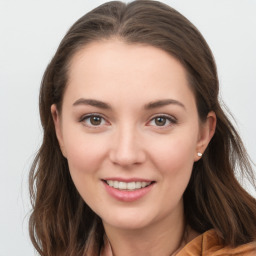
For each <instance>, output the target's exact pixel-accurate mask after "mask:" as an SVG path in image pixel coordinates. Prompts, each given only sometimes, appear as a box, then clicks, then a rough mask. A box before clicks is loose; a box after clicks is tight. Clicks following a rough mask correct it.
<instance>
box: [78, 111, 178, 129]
mask: <svg viewBox="0 0 256 256" xmlns="http://www.w3.org/2000/svg"><path fill="white" fill-rule="evenodd" d="M91 118H99V119H100V124H99V125H95V124H92V123H91V120H90V119H91ZM157 118H162V119H163V120H164V121H165V122H164V124H163V125H156V124H155V125H153V126H156V127H159V128H160V129H164V128H167V127H169V126H171V125H173V124H176V123H177V119H176V118H174V117H172V116H170V115H166V114H161V115H156V116H154V117H153V118H151V119H150V121H149V122H147V126H150V123H151V122H153V121H154V122H156V120H157ZM87 120H88V121H90V124H88V123H86V121H87ZM79 121H80V122H83V123H84V124H85V125H86V126H87V127H90V128H100V127H102V125H106V124H109V123H108V122H107V121H106V119H105V118H104V117H103V116H102V115H101V114H97V113H91V114H88V115H85V116H83V117H82V118H81V119H80V120H79ZM102 121H104V124H102ZM166 122H168V124H167V125H166Z"/></svg>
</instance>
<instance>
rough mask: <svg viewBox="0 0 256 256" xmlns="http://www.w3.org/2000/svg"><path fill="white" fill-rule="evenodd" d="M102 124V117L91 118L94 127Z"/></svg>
mask: <svg viewBox="0 0 256 256" xmlns="http://www.w3.org/2000/svg"><path fill="white" fill-rule="evenodd" d="M101 122H102V117H100V116H91V117H90V123H91V124H92V125H94V126H97V125H100V124H101Z"/></svg>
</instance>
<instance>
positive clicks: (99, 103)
mask: <svg viewBox="0 0 256 256" xmlns="http://www.w3.org/2000/svg"><path fill="white" fill-rule="evenodd" d="M170 104H174V105H178V106H180V107H182V108H184V109H186V108H185V106H184V105H183V104H182V103H181V102H180V101H177V100H174V99H165V100H157V101H153V102H150V103H148V104H146V105H145V106H144V109H146V110H148V109H154V108H159V107H163V106H166V105H170ZM79 105H90V106H93V107H97V108H101V109H111V106H110V105H109V104H107V103H105V102H103V101H100V100H95V99H85V98H80V99H78V100H76V101H75V102H74V103H73V106H79Z"/></svg>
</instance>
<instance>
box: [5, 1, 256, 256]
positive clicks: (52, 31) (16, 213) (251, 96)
mask: <svg viewBox="0 0 256 256" xmlns="http://www.w3.org/2000/svg"><path fill="white" fill-rule="evenodd" d="M103 2H104V1H89V0H76V1H71V0H69V1H67V0H62V1H58V0H55V1H52V0H44V1H43V0H41V1H40V0H38V1H35V0H31V1H28V0H23V1H18V0H16V1H14V0H0V202H1V204H0V256H12V255H13V256H14V255H15V256H18V255H26V256H28V255H34V250H33V248H32V246H31V244H30V241H29V236H28V231H27V229H28V227H27V220H28V213H29V209H30V208H29V207H30V206H29V197H28V189H27V186H28V184H27V179H28V171H29V167H30V165H31V162H32V159H33V157H34V154H35V152H36V150H37V149H38V147H39V145H40V141H41V135H42V130H41V128H40V121H39V114H38V91H39V85H40V80H41V77H42V75H43V72H44V70H45V68H46V65H47V63H48V62H49V61H50V59H51V57H52V56H53V54H54V52H55V50H56V48H57V46H58V44H59V42H60V40H61V38H62V37H63V36H64V34H65V32H66V31H67V29H68V28H69V27H70V26H71V25H72V24H73V23H74V22H75V21H76V20H77V19H78V18H79V17H80V16H82V15H83V14H84V13H86V12H87V11H89V10H91V9H92V8H93V7H96V6H97V5H99V4H100V3H103ZM163 2H165V3H168V4H170V5H171V6H173V7H174V8H176V9H177V10H178V11H180V12H181V13H182V14H184V15H185V16H186V17H187V18H189V19H190V20H191V21H192V22H193V23H194V24H195V25H196V26H197V27H198V28H199V30H200V31H201V32H202V34H203V35H204V36H205V38H206V40H207V41H208V43H209V45H210V47H211V48H212V50H213V53H214V55H215V58H216V62H217V66H218V70H219V77H220V84H221V95H222V98H223V99H224V101H225V102H226V104H227V106H228V107H229V109H230V110H231V111H232V113H233V114H234V116H235V118H236V120H237V124H236V127H238V129H239V131H240V134H241V136H242V138H243V140H244V142H245V145H246V147H247V149H248V151H249V153H250V155H251V157H252V159H253V161H254V162H256V146H255V145H256V135H255V131H256V129H255V128H256V114H255V112H256V99H255V95H256V32H255V31H256V15H255V13H256V1H255V0H200V1H199V0H193V1H191V0H173V1H171V0H170V1H163ZM247 189H248V190H249V191H250V192H251V193H254V192H252V190H251V189H250V188H248V187H247Z"/></svg>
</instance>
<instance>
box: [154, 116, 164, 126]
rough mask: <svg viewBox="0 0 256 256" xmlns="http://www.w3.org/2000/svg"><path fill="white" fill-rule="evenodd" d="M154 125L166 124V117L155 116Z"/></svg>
mask: <svg viewBox="0 0 256 256" xmlns="http://www.w3.org/2000/svg"><path fill="white" fill-rule="evenodd" d="M155 123H156V125H158V126H164V125H165V124H166V118H164V117H157V118H156V120H155Z"/></svg>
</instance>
